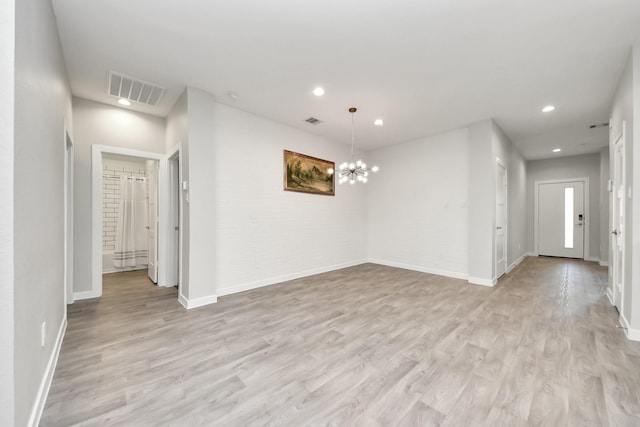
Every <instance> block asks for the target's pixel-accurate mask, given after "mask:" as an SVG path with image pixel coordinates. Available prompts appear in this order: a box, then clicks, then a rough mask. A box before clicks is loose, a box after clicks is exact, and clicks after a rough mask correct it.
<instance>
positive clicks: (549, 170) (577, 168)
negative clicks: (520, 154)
mask: <svg viewBox="0 0 640 427" xmlns="http://www.w3.org/2000/svg"><path fill="white" fill-rule="evenodd" d="M583 177H588V178H589V206H585V208H586V211H585V215H589V220H588V221H589V246H588V247H587V246H585V257H586V256H587V251H588V256H589V257H590V258H596V259H599V257H600V155H599V154H584V155H581V156H569V157H559V158H556V159H545V160H533V161H530V162H528V163H527V248H528V251H529V252H533V251H534V223H533V220H534V212H535V182H536V181H546V180H552V179H566V178H583ZM585 200H586V199H585ZM585 245H586V242H585Z"/></svg>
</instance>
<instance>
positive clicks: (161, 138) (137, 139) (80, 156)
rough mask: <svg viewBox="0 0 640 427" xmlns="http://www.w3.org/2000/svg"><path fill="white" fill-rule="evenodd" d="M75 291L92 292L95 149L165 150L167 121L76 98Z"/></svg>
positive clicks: (162, 151)
mask: <svg viewBox="0 0 640 427" xmlns="http://www.w3.org/2000/svg"><path fill="white" fill-rule="evenodd" d="M73 116H74V117H73V120H74V141H73V142H74V150H75V162H74V168H75V169H74V194H73V196H74V226H75V228H74V241H73V248H74V259H73V267H74V276H73V286H74V292H82V291H89V290H91V254H92V246H91V245H92V242H91V146H92V145H93V144H100V145H109V146H113V147H123V148H130V149H136V150H141V151H149V152H152V153H162V154H164V151H165V119H162V118H159V117H154V116H149V115H146V114H141V113H135V112H132V111H129V110H125V109H123V108H117V107H112V106H109V105H105V104H99V103H97V102H93V101H88V100H86V99H81V98H73Z"/></svg>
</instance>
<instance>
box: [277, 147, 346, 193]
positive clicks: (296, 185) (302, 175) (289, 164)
mask: <svg viewBox="0 0 640 427" xmlns="http://www.w3.org/2000/svg"><path fill="white" fill-rule="evenodd" d="M329 169H332V170H335V163H334V162H330V161H328V160H322V159H318V158H317V157H311V156H306V155H304V154H300V153H294V152H293V151H288V150H284V190H285V191H299V192H301V193H312V194H322V195H325V196H334V195H335V179H334V175H335V174H333V173H331V174H329Z"/></svg>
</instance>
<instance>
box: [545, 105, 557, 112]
mask: <svg viewBox="0 0 640 427" xmlns="http://www.w3.org/2000/svg"><path fill="white" fill-rule="evenodd" d="M555 109H556V107H554V106H553V105H547V106H546V107H544V108H543V109H542V112H543V113H550V112H551V111H553V110H555Z"/></svg>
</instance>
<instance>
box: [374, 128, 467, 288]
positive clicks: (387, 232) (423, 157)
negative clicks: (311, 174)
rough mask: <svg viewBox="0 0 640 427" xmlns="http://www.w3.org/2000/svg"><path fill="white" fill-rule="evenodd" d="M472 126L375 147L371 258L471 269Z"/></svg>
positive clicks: (462, 272) (458, 272) (451, 270)
mask: <svg viewBox="0 0 640 427" xmlns="http://www.w3.org/2000/svg"><path fill="white" fill-rule="evenodd" d="M467 139H468V132H467V129H459V130H455V131H452V132H448V133H444V134H440V135H435V136H431V137H426V138H422V139H419V140H416V141H412V142H407V143H404V144H399V145H394V146H390V147H386V148H382V149H379V150H376V151H374V152H371V153H369V154H368V155H367V156H366V157H367V158H366V160H367V162H368V163H369V164H373V163H374V162H376V163H377V164H378V165H379V166H380V167H381V170H380V172H378V174H376V175H373V176H372V177H371V179H370V180H369V182H368V183H367V186H368V188H367V189H368V196H369V203H368V214H369V229H368V234H369V259H370V260H371V261H372V262H377V263H381V264H387V265H395V266H405V267H408V268H411V269H414V270H420V271H428V272H434V273H440V274H446V275H450V276H457V277H466V275H467V273H468V265H467V258H468V236H467V235H468V229H467V222H468V221H467V216H468V207H467V203H468V197H469V193H468V186H469V183H468V181H469V175H468V174H469V169H468V162H469V148H468V141H467Z"/></svg>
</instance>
